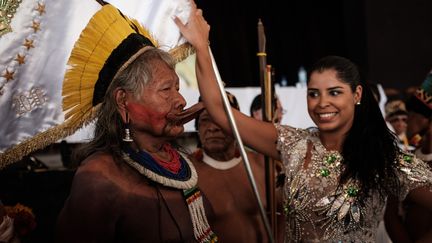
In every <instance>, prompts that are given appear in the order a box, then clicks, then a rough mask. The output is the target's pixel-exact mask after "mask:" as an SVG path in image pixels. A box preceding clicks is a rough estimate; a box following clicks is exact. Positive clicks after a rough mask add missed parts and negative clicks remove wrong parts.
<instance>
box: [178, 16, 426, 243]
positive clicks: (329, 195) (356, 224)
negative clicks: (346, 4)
mask: <svg viewBox="0 0 432 243" xmlns="http://www.w3.org/2000/svg"><path fill="white" fill-rule="evenodd" d="M191 26H192V25H191V24H189V25H188V26H181V25H180V30H181V31H182V33H183V34H184V36H185V37H186V38H187V39H188V41H189V42H191V43H192V44H193V45H194V47H195V48H196V56H197V65H196V68H197V72H196V73H197V79H198V84H199V89H200V93H201V97H202V99H203V101H204V103H205V106H206V110H207V111H208V113H209V114H210V116H211V118H212V120H213V121H214V122H215V123H216V124H217V125H218V126H219V127H220V128H222V129H223V130H225V132H228V133H230V132H231V128H230V125H229V124H230V123H229V121H228V118H227V115H226V114H225V110H224V107H223V103H222V98H221V96H220V94H219V93H218V92H217V90H218V80H217V78H216V77H217V75H216V74H215V73H214V71H213V68H212V62H211V53H209V50H208V47H207V45H206V44H205V43H207V39H208V32H209V31H208V30H202V33H199V32H194V31H193V30H190V29H189V28H191ZM308 73H309V74H310V76H309V80H308V97H307V99H308V111H309V114H310V116H311V118H312V119H313V120H314V122H315V123H316V125H317V127H318V128H317V129H298V128H293V127H290V126H282V125H278V124H272V123H268V122H263V121H259V120H257V119H254V118H251V117H248V116H246V115H244V114H242V113H241V112H239V111H237V110H235V109H232V113H233V115H234V118H235V121H236V122H237V126H238V130H239V133H240V136H241V137H242V139H243V141H244V143H245V144H247V145H248V146H250V147H252V148H253V149H255V150H256V151H258V152H260V153H262V154H265V155H268V156H271V157H272V158H273V159H276V160H282V161H283V163H284V171H285V175H286V179H285V183H284V212H285V216H286V227H285V229H286V232H285V236H286V241H287V242H339V241H341V242H345V241H346V242H375V241H376V233H377V226H378V223H379V222H380V221H381V220H382V216H383V211H384V210H383V209H384V207H385V203H386V199H387V197H390V196H395V197H396V198H398V199H399V200H403V199H405V198H407V197H408V198H411V199H413V200H414V201H416V202H419V203H421V204H422V205H427V209H428V210H429V211H432V191H431V190H432V172H431V171H430V169H429V168H428V166H427V165H426V164H425V163H424V162H422V161H421V160H419V159H417V158H416V157H415V156H414V155H412V154H409V153H405V152H404V151H401V150H400V149H399V147H398V146H397V144H396V141H395V137H394V135H393V133H391V132H390V131H389V129H388V128H387V125H386V122H385V121H384V118H383V116H382V114H381V111H380V109H379V106H378V103H377V101H376V100H375V98H374V96H373V94H372V92H371V90H370V88H369V87H368V86H367V84H366V83H365V82H363V81H362V79H361V78H360V75H359V71H358V69H357V67H356V65H355V64H354V63H352V62H351V61H350V60H348V59H346V58H343V57H339V56H327V57H324V58H322V59H320V60H318V61H317V62H316V63H315V65H314V66H313V68H312V69H311V70H310V71H309V72H308ZM420 195H421V196H420ZM430 235H432V234H430ZM429 240H431V239H429Z"/></svg>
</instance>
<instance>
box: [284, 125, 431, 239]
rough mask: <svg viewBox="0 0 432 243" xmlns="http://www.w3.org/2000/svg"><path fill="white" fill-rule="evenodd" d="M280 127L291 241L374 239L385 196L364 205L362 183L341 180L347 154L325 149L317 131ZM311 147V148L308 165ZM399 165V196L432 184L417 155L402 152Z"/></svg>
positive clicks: (285, 201)
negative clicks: (308, 151)
mask: <svg viewBox="0 0 432 243" xmlns="http://www.w3.org/2000/svg"><path fill="white" fill-rule="evenodd" d="M276 128H277V131H278V135H279V139H278V143H277V148H278V150H279V151H280V152H281V157H282V161H283V163H284V169H285V175H286V178H285V185H284V208H286V211H285V213H286V216H287V217H286V224H287V225H286V229H287V232H286V242H375V241H376V238H375V237H376V236H375V234H376V227H377V225H378V222H379V221H380V220H381V219H382V216H383V208H384V206H385V200H383V199H382V198H380V196H379V194H378V192H372V195H371V196H370V197H368V198H366V200H364V201H362V202H361V203H360V202H358V199H357V197H358V195H359V193H360V192H361V189H360V186H359V183H358V182H357V181H355V180H352V179H351V180H348V181H347V182H346V183H344V184H343V185H339V184H338V179H339V176H340V174H341V172H342V171H343V163H342V161H343V158H342V156H341V155H340V154H339V153H338V152H337V151H328V150H326V149H325V147H324V146H323V145H322V144H321V141H320V140H319V132H318V130H316V129H315V130H304V129H296V128H292V127H288V126H280V125H276ZM308 146H309V147H311V148H312V149H311V151H310V152H311V156H310V157H311V159H310V162H309V164H308V165H307V166H306V165H305V164H304V162H305V158H306V154H307V150H308ZM404 155H406V156H404ZM395 165H396V167H397V168H398V170H397V175H398V178H399V181H400V185H399V188H398V189H400V190H395V193H399V194H398V196H399V198H401V199H404V198H405V197H406V195H407V194H408V192H409V190H411V189H413V188H416V187H419V186H424V185H427V186H429V187H430V188H432V186H431V185H432V172H431V171H430V170H429V169H428V167H427V165H426V164H425V163H423V162H422V161H420V160H418V159H417V158H416V157H414V156H412V155H411V154H401V155H400V156H399V157H398V161H395Z"/></svg>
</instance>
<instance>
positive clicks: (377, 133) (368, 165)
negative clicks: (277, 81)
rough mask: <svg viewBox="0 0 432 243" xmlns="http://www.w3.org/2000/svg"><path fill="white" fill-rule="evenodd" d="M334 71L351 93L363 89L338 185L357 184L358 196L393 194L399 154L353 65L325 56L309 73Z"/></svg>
mask: <svg viewBox="0 0 432 243" xmlns="http://www.w3.org/2000/svg"><path fill="white" fill-rule="evenodd" d="M329 69H330V70H335V71H336V72H337V78H338V79H339V80H340V81H342V82H344V83H346V84H349V85H350V87H351V90H352V91H353V92H354V91H355V90H356V87H357V86H358V85H361V86H362V88H363V93H362V97H361V100H360V104H357V105H356V106H355V110H354V121H353V124H352V127H351V129H350V130H349V132H348V134H347V136H346V138H345V140H344V142H343V146H342V156H343V163H344V165H345V169H344V171H343V172H342V174H341V177H340V179H339V183H340V184H342V183H344V182H346V181H347V180H349V179H351V178H352V179H356V180H358V181H359V182H360V186H361V190H360V195H359V196H360V197H367V196H369V195H370V193H371V192H372V191H378V192H379V193H380V195H381V196H383V197H384V196H385V195H388V194H390V193H392V192H393V193H394V190H395V186H396V188H398V186H397V185H398V184H399V181H398V179H397V176H396V167H395V161H396V159H397V156H398V154H399V152H400V149H399V147H398V145H397V142H396V139H395V136H394V133H392V132H391V131H390V130H389V128H388V127H387V124H386V122H385V120H384V117H383V115H382V113H381V110H380V108H379V105H378V102H377V100H376V99H375V97H374V95H373V93H372V91H371V89H370V87H369V85H368V84H367V83H366V82H363V81H362V79H361V77H360V73H359V71H358V68H357V66H356V65H355V64H354V63H353V62H351V61H350V60H348V59H346V58H343V57H339V56H327V57H324V58H322V59H320V60H319V61H318V62H316V63H315V64H314V65H313V67H312V69H311V70H310V72H309V75H310V74H311V73H312V72H314V71H318V72H322V71H324V70H329Z"/></svg>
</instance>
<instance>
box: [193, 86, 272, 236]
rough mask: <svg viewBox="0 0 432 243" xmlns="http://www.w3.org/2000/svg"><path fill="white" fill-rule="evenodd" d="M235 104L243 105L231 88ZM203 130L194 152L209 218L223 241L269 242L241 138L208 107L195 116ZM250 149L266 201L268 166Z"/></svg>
mask: <svg viewBox="0 0 432 243" xmlns="http://www.w3.org/2000/svg"><path fill="white" fill-rule="evenodd" d="M227 96H228V100H229V102H230V104H231V106H232V107H233V108H235V109H239V105H238V102H237V99H236V98H235V96H233V95H232V94H230V93H228V92H227ZM195 127H196V129H197V131H198V133H199V143H198V148H197V150H196V151H195V152H194V157H195V158H196V161H197V162H196V163H195V168H196V170H197V172H198V175H199V180H198V186H199V188H200V189H201V190H202V191H203V192H204V194H205V195H207V196H208V199H209V201H210V204H211V206H212V209H213V211H214V217H211V218H209V221H210V222H211V224H212V228H213V230H214V231H215V233H216V234H217V235H218V237H219V239H220V241H221V242H268V237H267V235H266V231H265V228H264V224H263V222H262V219H261V216H260V210H259V207H258V203H257V200H256V198H255V196H254V192H253V189H252V186H251V185H250V182H249V179H248V176H247V174H246V169H245V167H244V166H243V163H242V158H241V156H240V152H239V148H238V145H237V142H236V141H235V140H234V138H233V136H232V135H231V134H226V133H224V131H223V130H222V129H221V128H220V127H219V126H218V125H216V123H214V122H213V120H212V119H211V117H210V115H209V114H208V112H207V111H205V110H204V111H203V112H202V113H201V114H200V115H199V117H198V118H197V119H196V120H195ZM250 153H251V152H248V155H249V156H248V157H249V162H250V164H251V168H252V172H253V175H254V177H255V181H256V184H257V187H258V191H259V192H260V196H261V200H262V201H263V202H265V168H264V164H263V163H259V161H256V160H253V159H252V158H253V157H252V156H250Z"/></svg>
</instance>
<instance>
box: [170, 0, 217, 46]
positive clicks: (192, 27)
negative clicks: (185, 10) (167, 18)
mask: <svg viewBox="0 0 432 243" xmlns="http://www.w3.org/2000/svg"><path fill="white" fill-rule="evenodd" d="M190 3H191V12H190V15H189V19H188V21H187V23H186V24H183V23H182V21H181V20H180V19H179V18H178V17H177V16H174V22H175V23H176V24H177V26H178V28H179V29H180V32H181V33H182V35H183V37H184V38H186V40H187V41H188V42H189V43H190V44H191V45H192V46H193V47H194V48H195V49H196V50H197V51H199V50H203V48H205V49H208V43H209V41H208V39H209V32H210V25H208V23H207V21H206V20H205V19H204V17H203V15H202V10H201V9H198V8H197V6H196V4H195V2H194V1H193V0H191V1H190Z"/></svg>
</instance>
